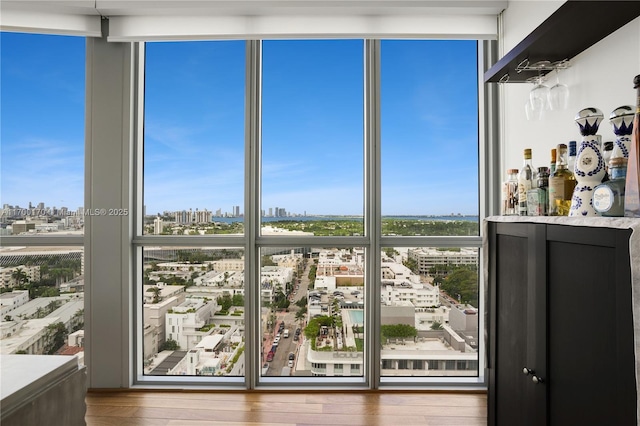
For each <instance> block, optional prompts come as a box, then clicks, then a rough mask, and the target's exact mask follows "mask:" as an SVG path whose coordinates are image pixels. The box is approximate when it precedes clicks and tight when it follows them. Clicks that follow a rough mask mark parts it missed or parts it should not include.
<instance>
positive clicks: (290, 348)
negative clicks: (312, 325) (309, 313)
mask: <svg viewBox="0 0 640 426" xmlns="http://www.w3.org/2000/svg"><path fill="white" fill-rule="evenodd" d="M311 264H312V262H308V264H307V266H306V268H305V269H304V270H303V271H302V273H301V276H300V277H298V278H299V284H297V285H295V286H294V292H295V293H296V294H295V295H294V294H293V293H292V294H291V297H290V299H289V300H290V301H291V304H290V305H289V309H288V311H289V312H285V311H279V312H276V324H275V326H274V333H273V334H272V333H268V334H267V335H266V336H265V337H266V339H265V340H264V352H263V353H264V357H263V365H264V364H267V365H268V366H269V368H268V370H267V373H266V374H265V375H266V376H280V375H281V374H282V368H283V367H287V366H288V363H289V354H290V353H292V352H293V353H294V354H295V360H294V366H293V368H292V369H291V374H292V375H294V374H295V369H296V365H297V364H298V353H299V348H300V345H301V344H302V342H303V341H304V333H303V330H302V331H301V332H300V336H299V339H298V341H297V342H296V341H295V340H294V335H295V331H296V328H298V327H300V328H301V329H303V328H304V324H305V323H306V317H305V318H304V319H303V321H302V322H300V321H296V319H295V317H296V313H297V312H298V311H299V310H300V308H299V307H298V306H297V305H296V302H298V301H299V300H300V299H302V298H306V297H307V293H308V291H307V288H308V286H309V278H308V276H309V268H310V266H309V265H311ZM282 322H284V324H285V327H284V329H288V330H289V337H287V338H285V337H283V336H282V332H280V341H279V342H278V349H277V350H276V352H275V355H274V357H273V360H272V361H271V362H267V360H266V358H267V354H268V353H269V351H270V350H271V347H272V346H273V340H274V339H275V337H276V335H277V334H278V330H279V329H280V324H281V323H282ZM302 365H304V364H302Z"/></svg>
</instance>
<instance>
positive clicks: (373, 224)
mask: <svg viewBox="0 0 640 426" xmlns="http://www.w3.org/2000/svg"><path fill="white" fill-rule="evenodd" d="M363 40H364V55H363V56H364V61H365V65H364V141H363V143H364V162H365V165H364V177H363V180H364V235H363V236H354V237H316V236H309V237H305V236H269V235H264V236H263V235H261V234H260V224H261V218H260V213H261V208H262V207H261V205H260V203H261V157H260V144H261V86H262V80H261V68H262V57H261V55H262V41H261V40H245V43H246V61H245V67H246V69H245V78H246V84H245V100H246V101H245V184H244V206H245V207H244V235H238V236H235V235H219V236H153V235H143V229H142V228H143V224H142V222H143V217H142V212H143V209H142V196H143V187H142V176H143V174H142V170H143V156H142V145H143V143H144V140H143V135H142V127H143V124H144V123H143V121H144V119H143V117H144V90H143V88H144V69H145V62H144V52H145V43H144V42H139V43H134V45H136V46H137V49H136V54H135V62H136V65H135V69H136V70H137V73H136V77H135V78H136V80H137V85H136V88H137V92H136V93H135V94H134V96H135V99H136V106H137V109H136V110H135V114H134V128H135V138H134V147H133V152H134V153H135V155H134V161H133V166H132V168H133V176H132V178H133V182H134V185H133V195H132V202H133V205H134V206H135V209H133V211H134V217H133V219H132V220H133V224H132V228H133V232H132V237H131V240H130V244H131V245H130V248H131V253H132V259H131V263H130V264H131V266H132V272H133V274H132V288H133V293H132V303H131V305H132V307H131V309H132V310H133V315H132V318H133V321H132V324H131V327H132V330H131V333H132V340H133V344H132V345H131V350H130V351H129V352H130V357H131V361H130V362H131V366H132V374H131V378H132V382H133V385H134V386H140V387H157V386H162V387H164V386H169V387H173V386H180V387H185V388H197V389H200V388H214V389H218V388H223V389H225V388H226V389H228V388H230V387H232V388H233V387H235V388H243V389H256V388H274V387H275V388H278V387H279V388H291V387H293V388H296V389H299V388H313V389H318V388H322V387H327V388H334V387H336V386H340V388H341V389H344V388H345V386H346V387H347V388H354V389H378V388H384V387H403V388H416V387H421V388H424V387H428V388H433V387H440V386H452V385H458V386H465V387H484V386H485V371H484V369H483V368H482V367H480V368H479V371H478V373H479V374H478V376H477V377H424V376H421V377H389V376H387V377H382V376H381V369H382V362H381V352H380V350H379V349H377V348H379V347H380V336H379V333H377V332H375V330H379V329H380V326H381V319H380V315H379V312H380V309H376V307H379V306H380V303H381V293H380V287H379V286H380V276H379V275H380V266H381V255H380V251H381V249H382V248H383V247H475V248H478V249H480V248H481V247H482V235H483V230H482V226H481V223H482V220H483V218H484V217H485V215H486V214H485V213H486V206H487V202H486V200H487V199H488V195H489V194H490V193H491V192H492V191H491V190H490V189H489V190H487V191H482V190H481V188H483V187H484V188H487V186H483V182H484V179H483V176H484V175H485V173H486V172H485V167H484V166H483V165H484V164H487V163H486V158H485V155H486V153H487V149H486V148H485V146H486V137H485V132H484V128H483V124H482V123H483V117H484V116H483V113H482V110H483V105H484V103H485V98H484V89H483V86H484V85H483V84H482V73H483V71H484V70H483V63H484V61H483V58H484V48H483V41H482V40H477V57H478V119H479V132H478V145H479V146H478V157H479V158H478V162H479V165H478V173H479V175H480V179H479V188H478V199H479V206H478V211H479V226H480V235H478V236H471V237H432V236H412V237H404V236H385V235H382V220H381V218H382V215H381V178H380V170H381V149H380V144H381V132H380V121H381V120H380V107H381V105H380V87H381V86H380V52H381V43H380V40H377V39H366V38H364V39H363ZM134 90H135V89H134ZM489 154H490V153H489ZM147 245H154V246H158V245H171V246H185V247H187V246H188V247H198V246H200V247H205V246H206V247H244V250H245V309H244V312H245V314H246V315H247V316H246V317H245V347H246V350H245V366H246V367H245V368H246V369H245V376H244V377H226V376H216V377H215V379H214V380H212V378H211V377H196V376H189V377H188V379H185V378H184V377H167V376H145V375H144V374H143V366H142V364H143V356H142V354H143V352H142V341H143V335H142V333H143V327H142V309H141V307H140V306H141V304H140V301H141V300H142V296H143V295H142V290H141V288H142V286H141V285H139V282H140V280H141V276H142V268H143V265H142V249H143V247H144V246H147ZM307 246H314V247H327V246H330V247H338V248H341V247H345V248H348V247H363V248H364V251H365V259H366V266H365V272H364V273H365V282H366V285H365V289H366V290H367V291H366V294H365V298H364V300H365V301H364V303H365V312H364V315H365V323H366V324H369V325H370V326H369V327H366V331H365V350H364V365H363V367H360V368H359V371H360V373H361V374H362V377H341V376H336V377H313V378H306V377H289V378H287V379H285V380H283V379H281V378H277V377H268V378H267V377H261V374H260V371H261V367H262V362H261V358H260V351H259V349H258V348H259V347H260V342H261V338H262V336H261V331H260V330H261V327H260V315H253V313H254V312H257V309H258V308H259V306H260V291H259V290H260V286H259V283H260V249H262V248H265V247H307ZM480 256H482V254H481V250H480ZM479 264H480V265H482V257H480V259H479ZM482 288H483V276H482V274H481V273H479V291H480V301H479V305H480V306H479V307H478V308H479V311H480V312H481V313H483V312H484V309H485V306H484V296H483V293H482ZM478 317H479V326H478V329H479V330H484V320H483V317H484V315H478ZM480 340H481V341H480V346H479V349H478V365H479V366H483V365H484V341H483V340H482V339H480Z"/></svg>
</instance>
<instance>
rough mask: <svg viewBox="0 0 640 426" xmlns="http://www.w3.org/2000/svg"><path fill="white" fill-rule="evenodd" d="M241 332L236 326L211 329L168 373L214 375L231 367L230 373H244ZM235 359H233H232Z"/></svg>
mask: <svg viewBox="0 0 640 426" xmlns="http://www.w3.org/2000/svg"><path fill="white" fill-rule="evenodd" d="M243 348H244V345H243V344H242V334H241V332H240V331H239V330H238V328H237V327H230V328H228V329H226V330H224V329H215V330H211V331H210V334H208V335H206V336H203V337H202V340H201V341H200V342H198V343H197V344H196V345H195V346H194V347H193V348H191V349H189V350H188V351H187V353H186V355H185V356H184V358H182V359H181V360H180V361H179V362H178V363H177V364H176V365H175V366H174V367H173V368H171V369H170V370H169V371H168V372H167V374H168V375H192V376H215V375H218V374H222V373H223V370H226V369H227V368H229V369H231V372H230V374H231V375H238V376H241V375H243V374H244V355H238V353H239V351H241V350H242V349H243ZM234 360H235V361H234Z"/></svg>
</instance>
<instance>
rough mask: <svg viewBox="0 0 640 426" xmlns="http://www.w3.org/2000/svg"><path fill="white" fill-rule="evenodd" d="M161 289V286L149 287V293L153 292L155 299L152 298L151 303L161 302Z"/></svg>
mask: <svg viewBox="0 0 640 426" xmlns="http://www.w3.org/2000/svg"><path fill="white" fill-rule="evenodd" d="M161 291H162V289H161V288H160V287H150V288H148V289H147V293H152V294H153V299H152V300H151V303H158V302H160V300H162V299H161V297H160V292H161Z"/></svg>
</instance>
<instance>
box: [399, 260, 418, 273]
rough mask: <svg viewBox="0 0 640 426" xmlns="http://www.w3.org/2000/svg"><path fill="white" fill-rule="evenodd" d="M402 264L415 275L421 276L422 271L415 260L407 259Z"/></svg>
mask: <svg viewBox="0 0 640 426" xmlns="http://www.w3.org/2000/svg"><path fill="white" fill-rule="evenodd" d="M402 264H403V265H404V266H406V267H407V268H409V269H410V270H411V272H413V273H414V274H420V271H419V269H418V261H417V260H415V259H406V260H404V261H403V262H402Z"/></svg>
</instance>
